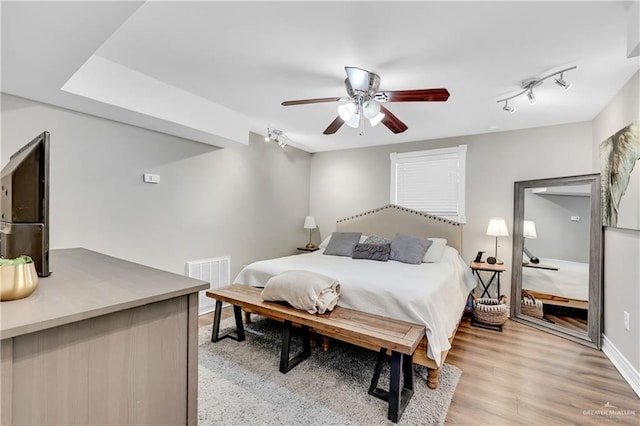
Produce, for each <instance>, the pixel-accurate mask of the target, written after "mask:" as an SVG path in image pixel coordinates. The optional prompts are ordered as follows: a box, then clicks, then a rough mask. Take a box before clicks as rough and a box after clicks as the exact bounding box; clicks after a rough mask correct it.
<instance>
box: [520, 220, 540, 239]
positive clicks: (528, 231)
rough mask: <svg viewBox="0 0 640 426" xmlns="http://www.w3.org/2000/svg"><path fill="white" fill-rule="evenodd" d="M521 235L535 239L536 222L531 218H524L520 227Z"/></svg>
mask: <svg viewBox="0 0 640 426" xmlns="http://www.w3.org/2000/svg"><path fill="white" fill-rule="evenodd" d="M522 236H523V237H524V238H531V239H535V238H537V237H538V235H537V234H536V224H535V223H534V222H533V221H532V220H525V221H524V225H523V227H522Z"/></svg>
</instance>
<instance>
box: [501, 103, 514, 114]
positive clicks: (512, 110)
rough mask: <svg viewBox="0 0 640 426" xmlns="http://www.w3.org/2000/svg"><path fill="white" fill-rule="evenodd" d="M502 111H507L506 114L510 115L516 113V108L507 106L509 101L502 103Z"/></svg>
mask: <svg viewBox="0 0 640 426" xmlns="http://www.w3.org/2000/svg"><path fill="white" fill-rule="evenodd" d="M502 109H503V110H505V111H507V112H510V113H511V114H513V113H514V112H516V107H514V106H509V101H504V106H503V107H502Z"/></svg>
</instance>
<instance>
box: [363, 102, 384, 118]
mask: <svg viewBox="0 0 640 426" xmlns="http://www.w3.org/2000/svg"><path fill="white" fill-rule="evenodd" d="M362 109H363V111H364V116H365V117H367V118H368V119H369V120H371V119H373V118H376V117H377V116H378V114H380V103H379V102H377V101H375V100H373V99H370V100H368V101H366V102H365V103H364V104H363V105H362Z"/></svg>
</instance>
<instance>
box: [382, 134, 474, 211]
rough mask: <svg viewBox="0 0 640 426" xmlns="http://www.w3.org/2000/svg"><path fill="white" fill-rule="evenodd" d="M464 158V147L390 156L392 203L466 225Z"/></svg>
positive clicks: (465, 151)
mask: <svg viewBox="0 0 640 426" xmlns="http://www.w3.org/2000/svg"><path fill="white" fill-rule="evenodd" d="M466 156H467V146H466V145H460V146H456V147H452V148H442V149H430V150H426V151H416V152H404V153H401V154H398V153H395V152H393V153H391V202H392V203H393V204H397V205H399V206H403V207H407V208H410V209H413V210H417V211H421V212H426V213H430V214H432V215H434V216H440V217H444V218H447V219H451V220H454V221H456V222H463V223H464V222H466V217H465V208H464V188H465V163H466Z"/></svg>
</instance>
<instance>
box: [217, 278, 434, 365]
mask: <svg viewBox="0 0 640 426" xmlns="http://www.w3.org/2000/svg"><path fill="white" fill-rule="evenodd" d="M261 293H262V289H261V288H258V287H251V286H248V285H243V284H232V285H230V286H226V287H222V288H218V289H214V290H209V291H207V293H206V294H207V296H208V297H211V298H214V299H217V300H221V301H223V302H227V303H231V304H232V305H236V306H240V307H241V308H243V309H245V310H249V311H251V312H253V313H256V314H259V315H263V316H265V317H267V318H271V319H275V320H279V321H291V322H293V323H296V324H300V325H305V326H308V327H312V328H314V329H316V330H317V331H318V332H319V333H321V334H323V335H325V336H328V337H333V338H335V339H338V340H342V341H346V342H349V343H353V344H355V345H358V346H363V347H366V348H369V349H373V350H377V349H380V348H387V349H389V350H392V351H396V352H399V353H403V354H407V355H413V352H414V351H415V350H416V347H417V346H418V344H419V343H420V341H421V340H422V338H423V337H424V333H425V327H424V326H423V325H419V324H413V323H410V322H406V321H401V320H396V319H393V318H387V317H383V316H380V315H374V314H369V313H366V312H360V311H355V310H353V309H347V308H343V307H341V306H336V307H335V308H334V310H333V311H331V312H329V313H327V314H323V315H320V314H310V313H308V312H306V311H302V310H299V309H295V308H293V307H291V306H288V305H285V304H281V303H276V302H265V301H263V300H262V297H261V296H260V294H261Z"/></svg>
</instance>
